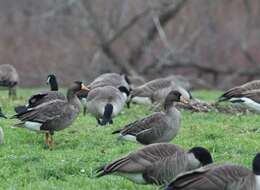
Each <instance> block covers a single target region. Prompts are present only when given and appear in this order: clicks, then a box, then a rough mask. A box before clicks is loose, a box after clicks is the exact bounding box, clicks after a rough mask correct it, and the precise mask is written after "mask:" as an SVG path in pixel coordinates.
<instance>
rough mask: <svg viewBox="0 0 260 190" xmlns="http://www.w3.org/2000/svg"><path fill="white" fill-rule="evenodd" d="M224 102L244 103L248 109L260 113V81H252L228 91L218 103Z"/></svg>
mask: <svg viewBox="0 0 260 190" xmlns="http://www.w3.org/2000/svg"><path fill="white" fill-rule="evenodd" d="M223 101H230V102H231V103H242V104H244V105H246V106H247V107H248V108H251V109H253V110H256V111H257V112H260V80H255V81H251V82H248V83H246V84H244V85H241V86H237V87H234V88H232V89H230V90H228V91H226V92H225V93H224V94H222V95H221V96H220V97H219V99H218V102H223Z"/></svg>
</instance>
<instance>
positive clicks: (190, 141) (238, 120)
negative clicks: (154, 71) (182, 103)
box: [0, 90, 260, 190]
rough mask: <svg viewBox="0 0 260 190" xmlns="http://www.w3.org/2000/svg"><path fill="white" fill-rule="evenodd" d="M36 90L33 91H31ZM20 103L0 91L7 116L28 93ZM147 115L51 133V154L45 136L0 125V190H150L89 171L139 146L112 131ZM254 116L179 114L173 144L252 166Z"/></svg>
mask: <svg viewBox="0 0 260 190" xmlns="http://www.w3.org/2000/svg"><path fill="white" fill-rule="evenodd" d="M34 91H35V90H34ZM18 93H19V95H20V96H21V98H20V99H19V100H16V101H11V100H9V99H8V98H7V92H6V91H1V92H0V97H1V98H0V104H1V105H2V108H3V110H4V113H6V114H7V115H8V116H11V115H13V114H14V111H13V107H14V106H15V105H19V104H22V103H24V102H25V98H26V97H28V96H29V95H30V94H31V93H32V91H31V90H20V91H18ZM219 94H220V93H219V92H206V91H203V92H196V93H194V96H195V97H199V98H203V99H214V98H216V97H217V96H218V95H219ZM148 113H150V111H149V109H148V108H147V107H144V106H138V105H134V106H133V107H132V109H130V110H128V109H125V110H124V112H123V113H122V114H121V115H120V116H119V117H118V118H116V119H115V121H114V125H113V126H110V127H105V128H97V127H96V121H95V119H94V118H92V117H90V116H86V117H83V116H82V115H80V117H79V118H78V119H77V120H76V121H75V122H74V124H73V125H72V126H71V127H70V128H68V129H66V130H64V131H62V132H58V133H56V134H55V141H56V145H55V148H54V150H53V151H50V150H48V149H44V143H43V142H44V136H43V135H42V134H36V133H34V132H31V131H28V130H25V129H13V128H9V126H10V125H11V124H13V123H15V122H16V121H15V120H0V126H2V127H3V129H4V132H5V144H4V145H1V146H0V166H1V169H0V189H4V190H16V189H19V190H30V189H37V190H43V189H44V190H54V189H59V190H71V189H89V190H100V189H113V190H141V189H142V190H148V189H151V190H155V189H158V188H157V187H153V186H142V185H135V184H133V183H131V182H129V181H127V180H125V179H123V178H120V177H116V176H108V177H103V178H100V179H95V178H94V169H95V168H96V167H98V166H100V165H102V164H104V163H107V162H110V161H112V160H113V159H115V158H118V157H120V156H123V155H126V154H128V153H129V152H130V151H132V150H135V149H136V148H138V147H141V145H137V144H133V143H124V144H123V143H122V142H118V141H117V140H116V137H115V136H113V135H111V132H112V131H113V130H114V129H116V128H119V127H121V126H123V125H124V124H127V123H128V122H131V121H133V120H135V119H138V118H140V117H142V116H145V115H146V114H148ZM258 120H259V116H257V115H253V114H248V115H243V116H234V115H227V114H219V113H190V112H186V111H183V112H182V128H181V130H180V133H179V135H178V137H177V138H176V139H174V140H173V141H172V143H175V144H179V145H181V146H183V147H185V148H190V147H193V146H198V145H199V146H204V147H207V148H208V149H209V150H210V151H211V152H212V154H213V156H214V160H215V161H228V162H233V163H239V164H243V165H245V166H247V167H251V160H252V158H253V157H254V155H255V153H256V152H257V151H259V141H260V140H259V139H260V133H257V132H255V128H259V126H258V125H259V122H258Z"/></svg>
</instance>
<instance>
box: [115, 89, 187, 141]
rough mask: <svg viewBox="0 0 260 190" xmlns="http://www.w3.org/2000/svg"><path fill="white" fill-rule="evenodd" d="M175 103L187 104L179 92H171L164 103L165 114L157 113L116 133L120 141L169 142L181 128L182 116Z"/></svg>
mask: <svg viewBox="0 0 260 190" xmlns="http://www.w3.org/2000/svg"><path fill="white" fill-rule="evenodd" d="M174 102H183V103H185V104H186V103H187V102H188V101H187V100H186V99H185V98H183V97H182V95H181V93H180V92H178V91H171V92H170V93H169V94H168V95H167V97H166V99H165V102H164V110H165V111H164V112H155V113H153V114H152V115H150V116H148V117H145V118H143V119H141V120H137V121H135V122H133V123H130V124H128V125H126V126H125V127H124V128H123V129H119V130H117V131H114V132H113V134H116V133H120V136H119V137H120V139H125V140H129V141H134V142H139V143H141V144H145V145H146V144H151V143H158V142H169V141H171V140H172V139H173V138H174V137H175V136H176V135H177V133H178V131H179V128H180V126H181V114H180V112H179V111H178V110H177V109H176V108H175V106H174Z"/></svg>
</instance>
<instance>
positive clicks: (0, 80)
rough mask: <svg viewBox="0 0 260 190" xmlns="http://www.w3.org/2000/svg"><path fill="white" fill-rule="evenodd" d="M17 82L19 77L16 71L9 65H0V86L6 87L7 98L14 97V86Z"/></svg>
mask: <svg viewBox="0 0 260 190" xmlns="http://www.w3.org/2000/svg"><path fill="white" fill-rule="evenodd" d="M18 82H19V75H18V73H17V71H16V69H15V68H14V67H13V66H12V65H10V64H2V65H0V86H3V87H7V88H8V90H9V93H8V94H9V97H14V98H15V97H16V86H17V84H18Z"/></svg>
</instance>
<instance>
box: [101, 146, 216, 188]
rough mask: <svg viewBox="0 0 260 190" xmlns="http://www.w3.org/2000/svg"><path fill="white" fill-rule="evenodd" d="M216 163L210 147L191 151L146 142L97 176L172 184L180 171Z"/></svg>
mask: <svg viewBox="0 0 260 190" xmlns="http://www.w3.org/2000/svg"><path fill="white" fill-rule="evenodd" d="M210 163H212V157H211V155H210V153H209V151H208V150H206V149H205V148H202V147H194V148H192V149H190V150H189V151H185V150H183V149H182V148H180V147H178V146H176V145H173V144H167V143H158V144H152V145H148V146H145V147H144V148H141V149H139V150H137V151H135V152H132V153H130V154H129V155H128V156H126V157H123V158H121V159H118V160H116V161H114V162H112V163H111V164H107V165H105V166H102V167H101V168H100V169H98V170H97V177H101V176H104V175H109V174H114V175H119V176H122V177H125V178H127V179H129V180H131V181H133V182H135V183H138V184H157V185H162V184H168V183H169V182H170V180H172V179H173V178H174V177H176V176H177V175H178V174H180V173H182V172H185V171H189V170H192V169H195V168H198V167H201V166H204V165H206V164H210Z"/></svg>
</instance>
